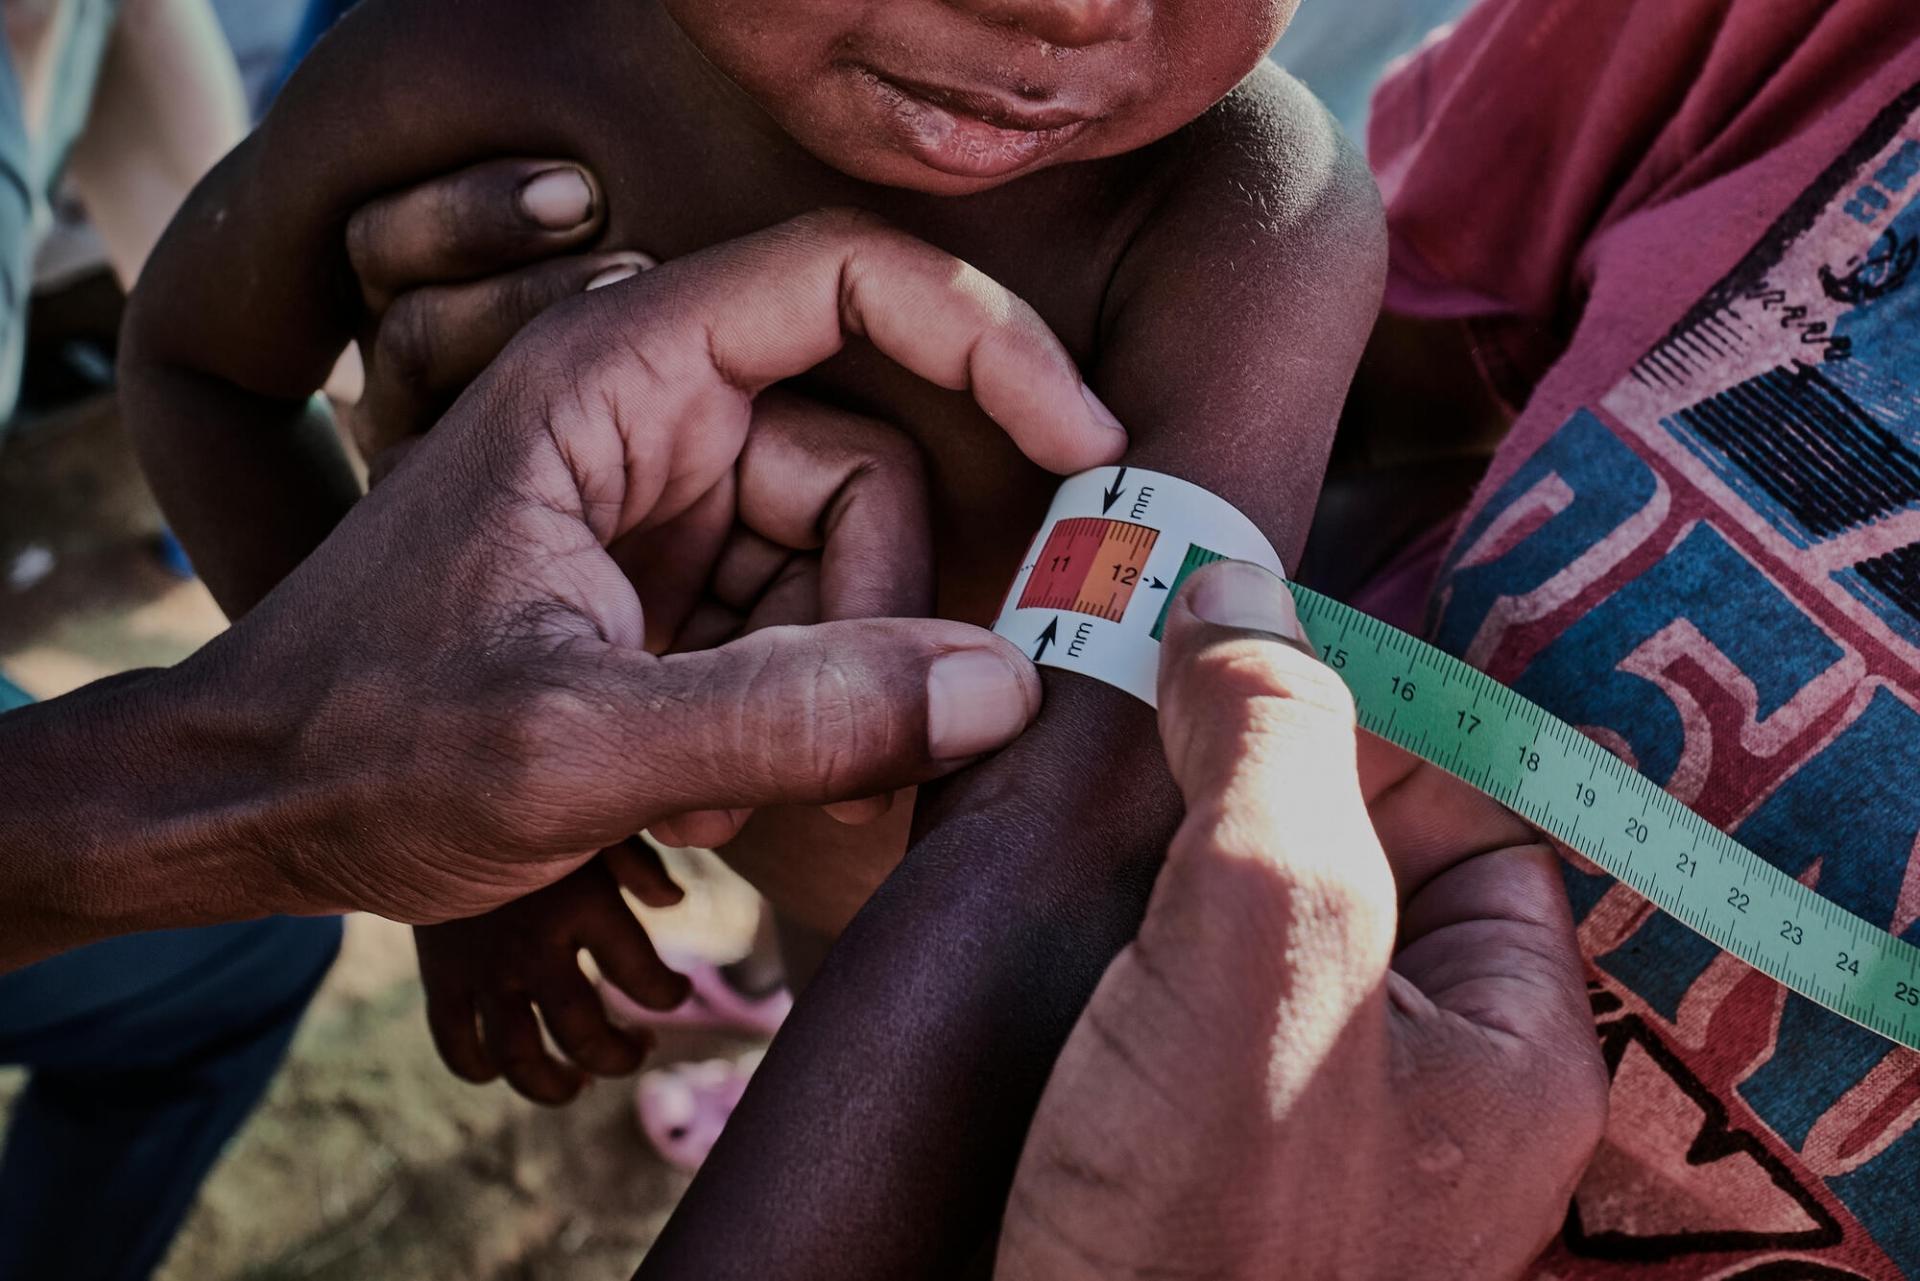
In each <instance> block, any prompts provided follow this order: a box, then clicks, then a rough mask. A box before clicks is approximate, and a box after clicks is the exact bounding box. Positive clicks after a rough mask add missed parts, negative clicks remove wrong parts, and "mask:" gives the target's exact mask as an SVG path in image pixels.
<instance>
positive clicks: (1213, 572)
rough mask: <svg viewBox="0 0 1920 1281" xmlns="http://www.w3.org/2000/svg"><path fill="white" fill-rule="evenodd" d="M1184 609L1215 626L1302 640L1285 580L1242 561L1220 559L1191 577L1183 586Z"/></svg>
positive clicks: (1291, 597) (1298, 620)
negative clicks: (1185, 606)
mask: <svg viewBox="0 0 1920 1281" xmlns="http://www.w3.org/2000/svg"><path fill="white" fill-rule="evenodd" d="M1186 597H1187V608H1188V609H1191V610H1192V611H1193V612H1194V613H1195V614H1196V615H1197V616H1198V617H1199V618H1200V620H1201V621H1202V622H1207V623H1212V624H1213V625H1214V626H1216V627H1237V628H1242V629H1244V630H1247V631H1255V632H1272V633H1273V634H1274V635H1275V636H1284V637H1286V638H1287V639H1288V640H1304V639H1306V637H1305V635H1304V633H1302V631H1301V630H1300V615H1299V612H1298V611H1297V610H1295V608H1294V605H1293V593H1292V592H1290V591H1288V590H1287V585H1286V583H1284V582H1282V581H1281V580H1280V579H1279V578H1278V577H1277V576H1276V575H1274V574H1271V573H1269V572H1268V571H1266V570H1264V569H1262V568H1261V567H1260V566H1258V565H1255V564H1252V563H1250V562H1248V561H1244V560H1227V561H1221V562H1220V563H1218V564H1216V565H1209V566H1207V567H1206V568H1205V569H1203V570H1201V571H1199V572H1198V573H1196V574H1195V575H1194V576H1193V580H1192V582H1191V583H1190V584H1189V585H1188V587H1187V589H1186Z"/></svg>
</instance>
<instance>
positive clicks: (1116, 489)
mask: <svg viewBox="0 0 1920 1281" xmlns="http://www.w3.org/2000/svg"><path fill="white" fill-rule="evenodd" d="M1126 478H1127V469H1126V468H1124V467H1122V468H1121V469H1120V470H1119V471H1117V472H1115V473H1114V476H1113V487H1112V488H1111V489H1109V490H1107V493H1106V501H1105V502H1103V503H1101V504H1100V514H1101V515H1102V516H1104V515H1106V514H1107V513H1108V512H1110V511H1112V510H1113V505H1114V504H1115V503H1117V502H1119V501H1120V495H1121V494H1123V493H1125V492H1126V491H1125V490H1123V489H1121V488H1120V482H1121V481H1123V480H1125V479H1126Z"/></svg>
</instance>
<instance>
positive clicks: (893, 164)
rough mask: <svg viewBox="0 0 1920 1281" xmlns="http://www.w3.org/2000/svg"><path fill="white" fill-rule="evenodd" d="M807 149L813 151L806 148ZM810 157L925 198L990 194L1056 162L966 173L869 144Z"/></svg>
mask: <svg viewBox="0 0 1920 1281" xmlns="http://www.w3.org/2000/svg"><path fill="white" fill-rule="evenodd" d="M809 150H813V149H812V148H809ZM836 153H838V154H836ZM814 155H815V156H817V157H818V158H819V159H821V160H823V161H825V162H826V163H827V164H829V165H831V166H833V167H834V168H835V169H838V170H839V171H840V172H841V173H844V174H846V175H847V176H848V177H850V178H857V179H859V180H860V181H861V182H870V183H872V184H874V185H875V186H877V187H895V188H899V189H901V190H904V191H918V192H922V193H924V194H926V195H929V196H970V195H973V194H975V193H977V192H982V191H991V190H992V189H993V188H995V187H999V186H1004V185H1005V184H1007V183H1009V182H1012V181H1014V180H1015V179H1016V178H1022V177H1025V176H1026V175H1027V174H1030V173H1035V172H1037V171H1039V170H1041V169H1045V168H1048V167H1050V166H1051V165H1053V164H1056V163H1058V161H1059V157H1058V156H1047V157H1041V158H1036V159H1033V160H1026V161H1022V162H1020V163H1019V164H1010V165H1006V166H994V167H992V168H990V169H988V170H986V171H985V172H981V171H975V172H966V171H965V170H964V169H963V168H961V167H959V166H954V167H940V166H936V165H932V164H929V163H927V161H926V160H925V159H923V158H922V157H921V156H919V155H918V154H916V153H914V152H913V151H910V150H908V149H905V148H901V147H892V146H882V145H875V144H872V143H869V144H868V145H865V146H862V147H859V148H858V149H856V150H852V151H847V152H841V151H840V150H839V149H838V148H834V149H827V148H822V149H820V150H815V151H814Z"/></svg>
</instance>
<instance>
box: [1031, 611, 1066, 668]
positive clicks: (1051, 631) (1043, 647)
mask: <svg viewBox="0 0 1920 1281" xmlns="http://www.w3.org/2000/svg"><path fill="white" fill-rule="evenodd" d="M1059 639H1060V620H1059V619H1057V618H1056V619H1054V620H1053V621H1052V622H1051V623H1048V624H1047V630H1046V631H1044V632H1041V633H1040V648H1039V649H1036V650H1034V651H1033V661H1034V662H1036V663H1037V662H1039V661H1040V659H1041V656H1042V655H1044V654H1045V653H1046V652H1047V646H1049V645H1051V644H1053V643H1054V642H1055V641H1057V640H1059Z"/></svg>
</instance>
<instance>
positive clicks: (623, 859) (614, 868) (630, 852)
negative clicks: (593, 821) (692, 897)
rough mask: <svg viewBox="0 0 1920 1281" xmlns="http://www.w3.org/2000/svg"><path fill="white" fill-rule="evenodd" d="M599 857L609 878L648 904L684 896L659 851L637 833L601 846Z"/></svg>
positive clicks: (660, 904) (665, 904) (658, 904)
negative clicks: (604, 863) (615, 842)
mask: <svg viewBox="0 0 1920 1281" xmlns="http://www.w3.org/2000/svg"><path fill="white" fill-rule="evenodd" d="M601 857H602V858H604V859H605V860H606V864H607V870H608V871H610V872H612V873H613V879H614V880H616V881H618V882H619V883H620V884H621V885H622V886H623V887H624V888H625V889H626V890H627V891H628V892H629V893H630V894H632V895H633V896H634V897H635V898H637V899H639V900H640V901H641V902H642V903H645V904H646V905H647V906H648V907H672V906H673V905H674V904H676V903H678V902H680V901H681V900H682V899H684V898H685V897H686V896H687V895H686V891H685V890H683V889H681V888H680V886H679V884H678V882H676V881H675V880H674V879H673V875H672V873H670V872H668V871H667V865H666V862H665V861H664V860H663V859H662V858H661V857H660V851H659V850H657V849H655V848H654V847H653V846H652V845H651V844H649V843H648V842H647V841H645V840H643V839H642V838H640V837H638V836H634V837H630V838H628V839H627V840H624V841H622V842H621V843H620V844H618V845H615V846H613V847H612V848H610V849H607V850H603V851H602V852H601Z"/></svg>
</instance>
